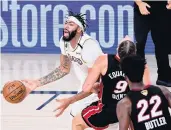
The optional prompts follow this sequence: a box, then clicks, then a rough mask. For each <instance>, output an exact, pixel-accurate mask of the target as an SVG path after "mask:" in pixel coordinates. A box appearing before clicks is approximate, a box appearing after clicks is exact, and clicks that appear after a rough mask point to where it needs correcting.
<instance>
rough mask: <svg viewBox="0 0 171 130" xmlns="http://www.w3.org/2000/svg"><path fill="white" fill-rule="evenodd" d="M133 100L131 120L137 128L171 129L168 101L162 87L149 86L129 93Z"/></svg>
mask: <svg viewBox="0 0 171 130" xmlns="http://www.w3.org/2000/svg"><path fill="white" fill-rule="evenodd" d="M127 96H128V98H129V99H130V100H131V102H132V109H131V120H132V122H133V125H134V129H135V130H171V117H170V113H169V110H168V106H169V104H168V101H167V99H166V98H165V96H164V94H163V93H162V91H161V89H160V88H158V87H156V86H152V85H151V86H148V87H147V88H145V89H144V90H140V91H138V90H137V91H135V90H131V91H130V92H129V93H128V94H127Z"/></svg>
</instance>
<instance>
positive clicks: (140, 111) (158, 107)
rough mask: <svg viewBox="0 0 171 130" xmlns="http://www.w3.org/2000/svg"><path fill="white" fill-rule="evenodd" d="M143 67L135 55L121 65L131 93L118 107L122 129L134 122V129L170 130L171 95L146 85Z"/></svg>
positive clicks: (164, 89) (163, 90)
mask: <svg viewBox="0 0 171 130" xmlns="http://www.w3.org/2000/svg"><path fill="white" fill-rule="evenodd" d="M144 64H145V60H143V59H141V58H140V57H139V56H136V55H134V56H128V57H126V58H124V59H123V60H122V62H121V68H122V70H123V72H124V73H125V78H126V80H127V82H128V84H129V86H130V92H129V93H128V94H127V96H126V97H125V98H123V99H122V100H121V101H119V103H118V104H117V116H118V120H119V130H128V126H129V124H130V122H131V121H132V124H133V127H134V130H171V116H170V113H169V107H170V108H171V93H170V91H169V90H168V89H166V88H164V87H157V86H153V85H144V83H143V81H142V77H143V73H144V68H145V67H144Z"/></svg>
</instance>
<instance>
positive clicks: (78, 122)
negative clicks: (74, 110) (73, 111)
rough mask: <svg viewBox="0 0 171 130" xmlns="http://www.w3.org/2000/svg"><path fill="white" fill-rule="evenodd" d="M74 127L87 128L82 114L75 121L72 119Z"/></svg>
mask: <svg viewBox="0 0 171 130" xmlns="http://www.w3.org/2000/svg"><path fill="white" fill-rule="evenodd" d="M72 125H74V126H79V127H81V128H86V126H85V123H84V121H83V119H82V117H81V114H78V115H76V116H75V117H74V118H73V119H72Z"/></svg>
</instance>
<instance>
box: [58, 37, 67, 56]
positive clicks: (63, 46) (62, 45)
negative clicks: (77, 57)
mask: <svg viewBox="0 0 171 130" xmlns="http://www.w3.org/2000/svg"><path fill="white" fill-rule="evenodd" d="M59 47H60V50H61V54H63V55H66V52H65V45H64V41H63V40H62V37H61V39H60V41H59Z"/></svg>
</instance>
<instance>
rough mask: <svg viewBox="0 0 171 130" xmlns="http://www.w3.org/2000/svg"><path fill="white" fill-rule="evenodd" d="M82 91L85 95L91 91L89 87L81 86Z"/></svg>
mask: <svg viewBox="0 0 171 130" xmlns="http://www.w3.org/2000/svg"><path fill="white" fill-rule="evenodd" d="M83 91H84V92H86V93H90V92H91V91H92V89H91V87H90V85H84V86H83Z"/></svg>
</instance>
